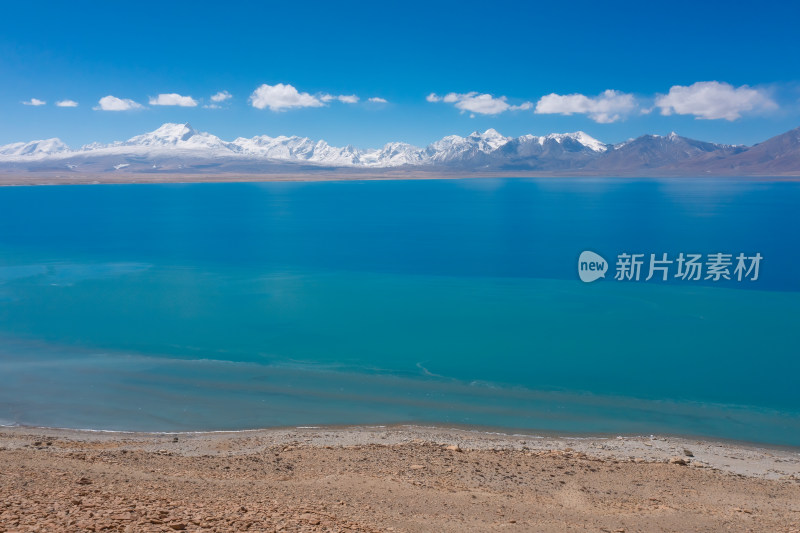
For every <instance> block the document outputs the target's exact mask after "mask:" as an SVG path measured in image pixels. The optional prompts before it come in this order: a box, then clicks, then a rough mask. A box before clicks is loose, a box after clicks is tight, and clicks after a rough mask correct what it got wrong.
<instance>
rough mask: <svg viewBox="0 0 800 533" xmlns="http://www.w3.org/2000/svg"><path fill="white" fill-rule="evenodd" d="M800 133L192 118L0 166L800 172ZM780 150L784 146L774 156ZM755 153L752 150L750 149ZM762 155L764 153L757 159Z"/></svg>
mask: <svg viewBox="0 0 800 533" xmlns="http://www.w3.org/2000/svg"><path fill="white" fill-rule="evenodd" d="M798 131H800V128H799V129H798V130H793V131H792V132H788V133H786V134H784V135H782V136H778V137H775V138H774V139H773V140H770V141H767V142H765V143H762V144H760V145H756V146H755V147H752V148H748V147H745V146H731V145H722V144H714V143H707V142H702V141H696V140H692V139H687V138H685V137H681V136H680V135H677V134H675V133H672V134H670V135H667V136H660V135H643V136H641V137H638V138H636V139H631V140H630V141H626V142H624V143H619V144H617V145H610V144H605V143H603V142H601V141H598V140H597V139H595V138H593V137H591V136H590V135H587V134H586V133H584V132H582V131H578V132H575V133H553V134H549V135H544V136H535V135H522V136H520V137H505V136H503V135H501V134H500V133H498V132H497V131H495V130H494V129H489V130H486V131H485V132H483V133H481V132H477V131H476V132H473V133H471V134H469V135H467V136H466V137H461V136H459V135H450V136H447V137H444V138H443V139H441V140H439V141H436V142H434V143H432V144H430V145H428V146H426V147H425V148H419V147H416V146H412V145H410V144H406V143H401V142H391V143H387V144H386V145H385V146H383V147H381V148H377V149H366V150H364V149H359V148H356V147H353V146H345V147H335V146H331V145H329V144H328V143H326V142H325V141H322V140H316V141H315V140H312V139H309V138H307V137H297V136H292V137H286V136H278V137H270V136H267V135H259V136H256V137H252V138H244V137H239V138H237V139H235V140H233V141H224V140H222V139H220V138H219V137H216V136H214V135H212V134H210V133H205V132H199V131H197V130H195V129H193V128H192V127H191V126H190V125H189V124H164V125H162V126H161V127H159V128H158V129H156V130H155V131H152V132H150V133H145V134H142V135H137V136H135V137H132V138H130V139H128V140H127V141H117V142H113V143H110V144H100V143H92V144H89V145H85V146H83V147H81V148H79V149H76V150H71V149H70V148H69V147H68V146H66V145H65V144H64V143H63V142H61V141H60V140H58V139H47V140H42V141H31V142H27V143H23V142H19V143H13V144H8V145H5V146H0V172H3V173H9V172H18V171H39V172H51V171H60V172H83V173H87V174H91V173H106V172H123V173H126V174H135V173H170V172H176V173H182V174H185V173H205V174H212V173H249V174H259V173H270V172H279V171H291V172H313V171H314V170H315V169H351V170H352V171H358V170H359V169H364V170H365V171H366V170H370V169H374V170H380V169H393V168H404V169H412V170H413V169H417V170H420V171H432V172H436V171H440V170H448V169H450V170H454V171H459V172H461V171H467V172H469V171H476V170H480V171H497V172H502V171H533V172H548V173H585V174H589V173H591V174H601V175H602V174H606V175H610V174H625V173H627V174H635V173H642V172H645V173H646V172H650V171H652V170H654V169H657V170H659V171H663V172H664V173H680V172H681V169H687V172H688V169H691V172H693V173H700V172H704V173H708V172H710V171H712V170H713V171H715V172H720V173H724V172H727V171H729V170H730V169H741V168H746V169H747V171H748V172H752V173H755V172H758V169H759V168H761V166H764V165H766V164H767V163H766V162H765V161H766V159H765V157H766V155H769V156H770V157H771V158H772V159H776V160H778V161H779V162H780V163H779V164H778V165H777V166H776V165H775V164H771V166H767V167H765V168H770V169H778V170H780V169H784V167H787V168H786V169H784V170H780V171H787V172H800V168H795V166H797V163H796V162H797V161H798V158H799V157H800V155H798V152H800V146H798V144H800V143H799V142H798V141H797V139H798V138H800V134H798V133H797V132H798ZM776 151H777V152H780V153H779V154H778V155H775V153H774V152H776ZM748 153H752V154H753V156H752V157H750V156H746V155H745V154H748ZM756 154H761V155H759V156H758V157H756ZM764 154H766V155H764ZM734 156H735V159H733V158H734ZM729 160H730V163H728V161H729ZM707 167H708V168H707ZM709 169H712V170H709ZM773 171H775V170H773Z"/></svg>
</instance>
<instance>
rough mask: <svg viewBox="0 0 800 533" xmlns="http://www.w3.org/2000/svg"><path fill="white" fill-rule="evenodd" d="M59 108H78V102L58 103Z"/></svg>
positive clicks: (62, 101)
mask: <svg viewBox="0 0 800 533" xmlns="http://www.w3.org/2000/svg"><path fill="white" fill-rule="evenodd" d="M56 106H57V107H78V102H76V101H75V100H60V101H58V102H56Z"/></svg>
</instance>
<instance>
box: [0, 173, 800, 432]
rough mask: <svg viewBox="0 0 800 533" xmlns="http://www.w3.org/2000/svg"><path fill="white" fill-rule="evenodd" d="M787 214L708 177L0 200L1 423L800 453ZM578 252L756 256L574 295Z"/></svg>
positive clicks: (768, 192)
mask: <svg viewBox="0 0 800 533" xmlns="http://www.w3.org/2000/svg"><path fill="white" fill-rule="evenodd" d="M799 207H800V184H798V183H781V182H769V181H747V180H726V179H674V180H653V179H648V180H634V179H619V180H617V179H507V180H506V179H492V180H442V181H439V180H425V181H353V182H322V183H263V184H185V185H184V184H181V185H171V184H160V185H97V186H65V187H18V188H0V423H5V424H34V425H47V426H59V427H84V428H96V429H135V430H206V429H243V428H253V427H265V426H285V425H319V424H388V423H403V422H416V423H436V424H444V425H447V424H454V425H455V424H467V425H476V426H485V427H492V428H501V429H505V430H513V431H526V432H536V431H546V432H557V433H583V434H586V433H639V434H642V433H643V434H650V433H677V434H688V435H697V436H708V437H717V438H732V439H741V440H748V441H756V442H766V443H772V444H788V445H794V446H800V386H798V382H799V381H798V376H800V348H798V346H800V342H799V341H800V271H799V270H798V268H797V265H798V264H800V249H799V248H798V238H797V235H798V234H800V209H798V208H799ZM583 250H593V251H595V252H597V253H599V254H601V255H602V256H603V257H605V258H606V259H609V260H610V261H612V262H613V261H615V260H616V256H617V254H619V253H621V252H637V253H647V254H649V253H657V254H661V253H664V252H666V253H669V254H670V255H677V253H679V252H686V253H688V252H693V253H703V254H708V253H715V252H726V253H733V254H737V253H739V252H744V253H747V254H754V253H755V252H758V253H760V254H761V255H762V256H763V257H764V260H763V262H762V264H761V269H760V275H759V279H758V281H755V282H750V281H742V282H737V281H735V280H732V281H721V282H717V283H713V282H711V281H700V282H688V281H680V280H674V279H671V280H670V281H668V282H656V281H654V280H651V281H648V282H645V281H639V282H620V281H614V280H613V272H612V273H611V275H609V276H608V277H607V278H606V279H605V280H599V281H597V282H595V283H592V284H584V283H582V282H580V281H579V280H578V277H577V257H578V255H579V254H580V252H581V251H583ZM612 268H613V267H612Z"/></svg>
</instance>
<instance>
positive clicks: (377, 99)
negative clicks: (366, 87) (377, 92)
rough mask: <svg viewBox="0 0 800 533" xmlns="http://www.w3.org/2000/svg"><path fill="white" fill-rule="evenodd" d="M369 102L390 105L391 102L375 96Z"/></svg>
mask: <svg viewBox="0 0 800 533" xmlns="http://www.w3.org/2000/svg"><path fill="white" fill-rule="evenodd" d="M367 101H368V102H372V103H373V104H388V103H389V101H388V100H386V98H381V97H380V96H373V97H372V98H370V99H368V100H367Z"/></svg>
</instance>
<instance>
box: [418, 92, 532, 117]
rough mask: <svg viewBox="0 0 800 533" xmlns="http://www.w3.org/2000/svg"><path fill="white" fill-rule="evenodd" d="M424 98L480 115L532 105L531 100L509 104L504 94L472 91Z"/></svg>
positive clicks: (433, 94) (529, 107) (522, 108)
mask: <svg viewBox="0 0 800 533" xmlns="http://www.w3.org/2000/svg"><path fill="white" fill-rule="evenodd" d="M425 99H426V100H427V101H428V102H445V103H447V104H453V105H455V106H456V108H457V109H460V110H461V111H462V112H467V111H469V112H470V113H480V114H482V115H497V114H500V113H503V112H505V111H518V110H526V109H531V108H532V107H533V104H532V103H531V102H524V103H522V104H520V105H511V104H509V103H508V101H507V100H508V99H507V98H506V97H505V96H499V97H497V98H495V97H494V96H492V95H491V94H478V93H477V92H474V91H473V92H469V93H465V94H459V93H448V94H446V95H444V96H439V95H437V94H436V93H431V94H429V95H428V96H427V97H426V98H425Z"/></svg>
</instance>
